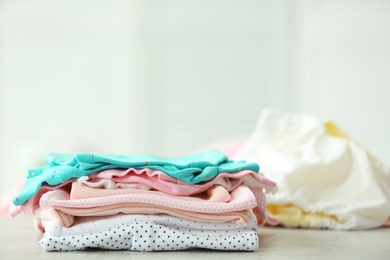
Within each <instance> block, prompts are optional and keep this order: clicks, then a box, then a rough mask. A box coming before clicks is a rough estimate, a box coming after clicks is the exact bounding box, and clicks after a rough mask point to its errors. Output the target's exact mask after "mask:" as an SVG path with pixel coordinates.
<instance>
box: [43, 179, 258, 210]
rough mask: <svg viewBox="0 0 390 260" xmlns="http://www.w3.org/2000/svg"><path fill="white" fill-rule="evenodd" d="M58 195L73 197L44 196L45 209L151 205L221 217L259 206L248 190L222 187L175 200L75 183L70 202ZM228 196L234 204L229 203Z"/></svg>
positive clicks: (159, 194) (146, 192) (154, 193)
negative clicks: (230, 190) (216, 214)
mask: <svg viewBox="0 0 390 260" xmlns="http://www.w3.org/2000/svg"><path fill="white" fill-rule="evenodd" d="M57 194H69V193H67V192H65V191H63V190H53V191H50V192H47V193H45V194H44V195H42V197H41V200H40V206H41V208H43V209H45V208H49V207H57V206H60V207H67V208H92V207H100V206H106V205H114V204H123V203H144V204H147V205H156V206H164V207H169V208H173V209H179V210H189V211H192V212H203V213H210V214H215V213H220V212H232V211H240V210H247V209H252V208H254V207H256V206H257V203H256V199H255V196H254V195H253V193H252V191H251V190H250V189H249V188H248V187H246V186H239V187H237V188H236V189H234V190H233V191H232V192H231V194H229V193H227V192H226V190H225V189H224V188H222V187H216V188H213V189H212V190H211V191H210V192H209V194H208V195H205V193H201V194H197V195H194V196H190V197H186V196H172V195H169V194H165V193H163V192H160V191H149V190H135V189H115V190H107V189H95V188H90V187H87V186H85V185H79V184H78V183H72V190H71V193H70V195H69V199H68V198H67V197H66V196H65V197H64V196H57ZM226 196H229V198H230V200H228V201H227V198H226Z"/></svg>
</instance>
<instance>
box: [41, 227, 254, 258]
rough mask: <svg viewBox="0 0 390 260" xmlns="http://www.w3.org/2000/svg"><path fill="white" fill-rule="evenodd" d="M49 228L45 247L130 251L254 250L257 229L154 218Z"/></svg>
mask: <svg viewBox="0 0 390 260" xmlns="http://www.w3.org/2000/svg"><path fill="white" fill-rule="evenodd" d="M53 233H54V231H51V230H48V232H45V234H44V237H43V238H42V239H41V241H40V242H39V243H40V245H41V246H42V247H43V248H44V249H45V250H46V251H73V250H84V249H86V248H101V249H106V250H132V251H172V250H185V249H191V248H207V249H214V250H241V251H254V250H256V249H257V248H258V236H257V232H256V231H254V230H252V229H250V228H241V229H216V230H210V229H209V230H208V229H205V230H203V229H193V228H192V229H191V228H184V227H169V226H164V225H160V224H156V223H153V222H134V223H132V224H125V223H123V224H122V225H119V226H118V225H117V226H116V227H112V228H109V229H106V230H104V231H95V232H85V233H83V232H79V234H77V235H56V236H54V235H52V234H53Z"/></svg>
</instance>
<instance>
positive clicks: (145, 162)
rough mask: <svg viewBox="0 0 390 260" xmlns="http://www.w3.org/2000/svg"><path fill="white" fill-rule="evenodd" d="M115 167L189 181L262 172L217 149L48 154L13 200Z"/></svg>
mask: <svg viewBox="0 0 390 260" xmlns="http://www.w3.org/2000/svg"><path fill="white" fill-rule="evenodd" d="M113 168H123V169H128V168H136V169H142V168H150V169H155V170H160V171H162V172H164V173H166V174H168V175H169V176H171V177H173V178H175V179H178V180H182V181H184V182H187V183H189V184H197V183H202V182H208V181H210V180H212V179H214V178H215V177H216V176H217V175H218V174H220V173H222V172H237V171H241V170H251V171H254V172H258V171H259V165H258V164H256V163H247V162H246V161H237V162H236V161H229V160H228V158H227V157H226V155H224V154H223V153H221V152H219V151H217V150H209V151H206V152H203V153H199V154H195V155H188V156H183V157H177V158H162V157H157V156H152V155H104V154H101V155H98V154H90V153H77V154H48V155H47V156H46V166H45V167H43V168H37V169H30V170H29V171H28V176H27V179H26V181H25V184H24V187H23V189H22V191H21V192H20V193H19V194H18V195H17V196H15V197H14V199H13V203H14V204H15V205H16V206H18V205H21V204H22V203H24V202H26V201H27V200H29V199H30V198H31V197H32V196H34V195H35V194H36V193H37V192H38V190H39V189H40V188H41V186H42V185H43V184H48V185H51V186H56V185H59V184H61V183H64V182H66V181H68V180H70V179H74V178H78V177H81V176H86V175H89V174H92V173H95V172H98V171H102V170H107V169H113Z"/></svg>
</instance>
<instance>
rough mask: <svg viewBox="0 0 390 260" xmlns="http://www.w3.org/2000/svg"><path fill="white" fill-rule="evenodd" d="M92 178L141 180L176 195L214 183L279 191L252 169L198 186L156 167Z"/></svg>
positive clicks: (125, 181) (188, 193) (119, 181)
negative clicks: (155, 168)
mask: <svg viewBox="0 0 390 260" xmlns="http://www.w3.org/2000/svg"><path fill="white" fill-rule="evenodd" d="M88 178H89V180H90V181H91V182H96V181H100V180H102V179H108V180H112V181H114V182H116V183H141V184H144V185H147V186H150V187H152V188H153V189H155V190H159V191H163V192H165V193H167V194H171V195H176V196H189V195H193V194H197V193H200V192H203V191H205V190H207V189H208V188H210V187H212V186H214V185H220V186H222V187H224V188H225V189H226V190H228V191H231V190H233V189H235V188H236V187H238V186H239V185H241V184H245V185H246V186H248V187H257V188H263V189H264V190H265V192H267V193H268V192H272V193H275V192H276V191H277V186H276V183H275V182H273V181H271V180H269V179H267V178H266V177H265V176H264V174H263V173H256V172H253V171H248V170H245V171H238V172H234V173H221V174H219V175H217V176H216V177H215V178H214V179H213V180H211V181H209V182H205V183H202V184H194V185H191V184H188V183H186V182H183V181H180V180H177V179H175V178H172V177H170V176H168V175H167V174H165V173H163V172H161V171H157V170H152V169H141V170H140V169H133V168H130V169H127V170H122V169H110V170H105V171H101V172H97V173H94V174H91V175H89V176H88Z"/></svg>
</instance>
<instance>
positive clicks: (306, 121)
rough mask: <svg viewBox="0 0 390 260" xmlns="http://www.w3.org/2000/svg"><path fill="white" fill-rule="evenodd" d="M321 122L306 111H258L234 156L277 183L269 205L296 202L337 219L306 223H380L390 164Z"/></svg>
mask: <svg viewBox="0 0 390 260" xmlns="http://www.w3.org/2000/svg"><path fill="white" fill-rule="evenodd" d="M325 123H326V122H325V121H322V120H320V119H318V118H316V117H313V116H309V115H302V114H296V113H290V112H284V111H279V110H273V109H266V110H263V111H262V113H261V114H260V118H259V121H258V124H257V126H256V129H255V131H254V132H253V134H252V135H251V137H250V138H249V139H248V140H247V142H246V143H245V144H244V145H243V146H242V148H241V149H240V150H239V151H238V152H237V153H236V154H235V156H234V159H235V160H240V159H244V160H247V161H254V162H256V163H259V165H260V167H261V170H262V171H263V172H266V173H267V176H268V177H269V178H270V179H272V180H274V181H275V182H276V183H277V184H278V187H279V191H278V192H277V193H276V194H274V195H273V196H268V197H267V204H268V205H272V204H273V205H295V206H298V207H300V208H301V209H302V210H303V211H305V212H310V213H317V212H318V213H321V214H325V215H328V216H336V217H337V219H333V218H322V219H320V220H318V219H317V220H315V221H313V222H311V223H310V224H309V226H308V227H312V228H329V229H369V228H375V227H379V226H381V225H382V224H383V223H385V222H386V220H387V218H388V217H389V216H390V168H389V167H386V166H385V165H383V164H382V163H381V162H379V161H378V160H377V159H375V158H374V157H373V156H371V155H370V154H369V153H368V152H367V150H365V149H364V148H363V147H362V146H360V145H359V144H357V143H356V142H355V141H353V140H351V139H350V138H349V137H348V136H344V137H341V136H340V135H338V134H335V133H332V132H331V131H329V129H328V130H327V128H326V127H325ZM328 124H330V126H332V127H335V125H332V124H331V123H329V122H328ZM282 224H286V225H287V226H288V223H282ZM298 226H299V225H298Z"/></svg>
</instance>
